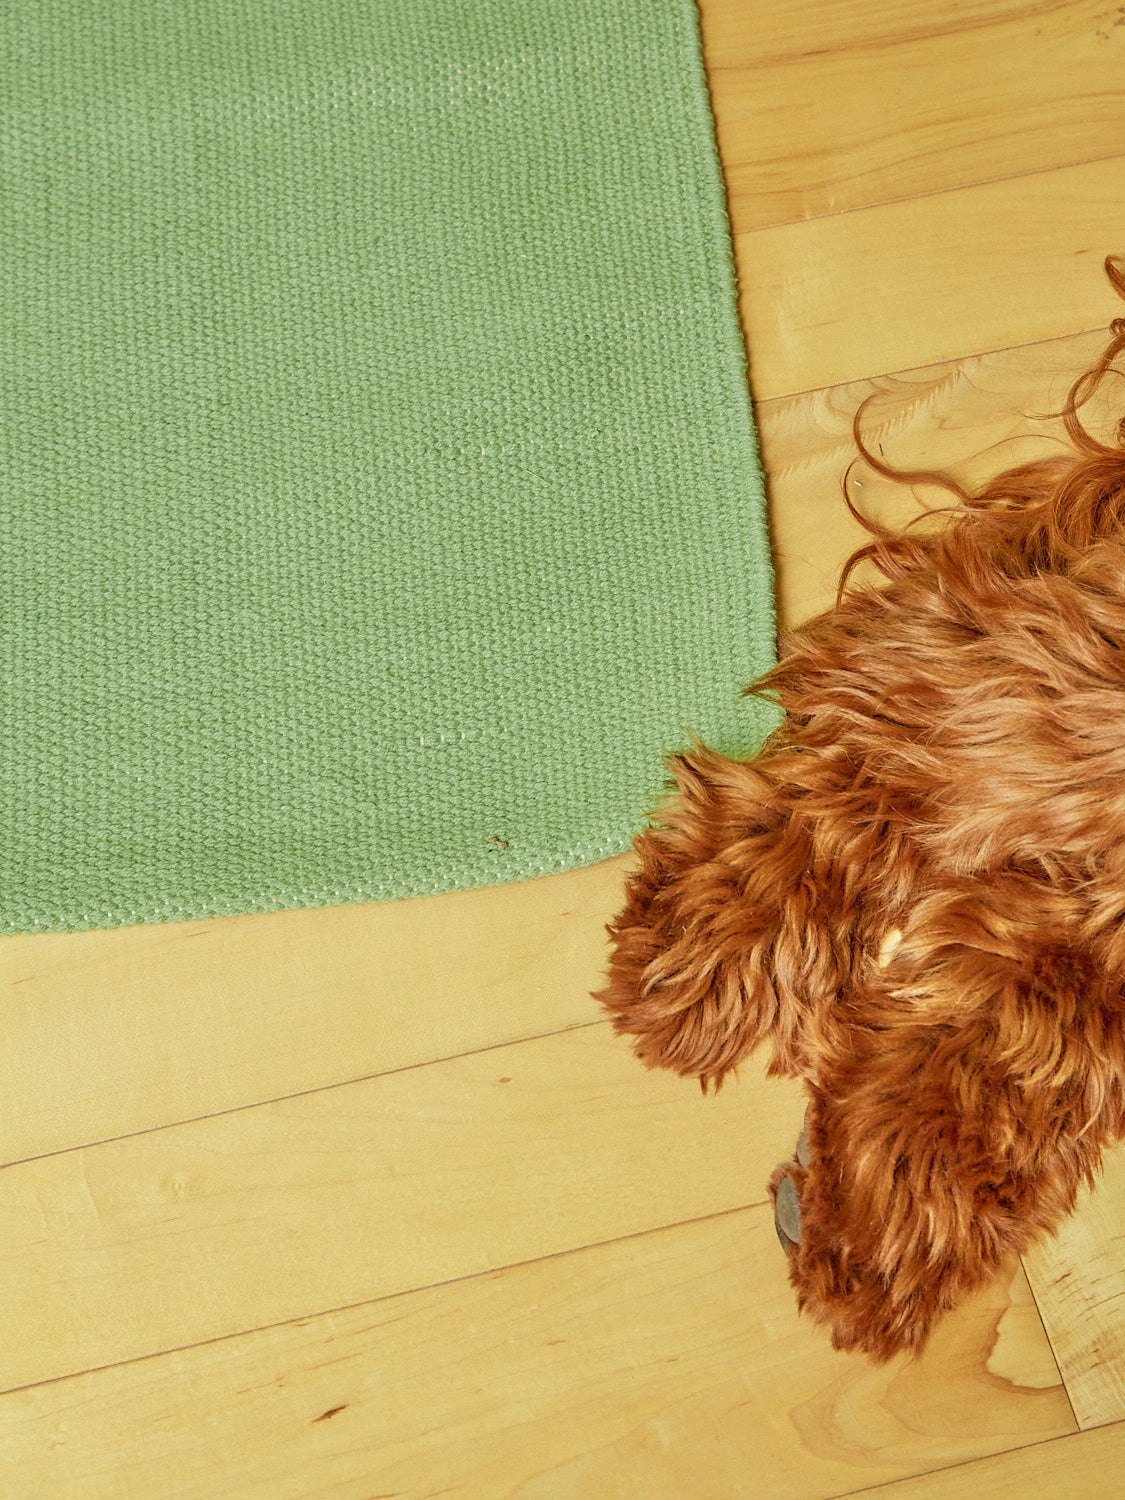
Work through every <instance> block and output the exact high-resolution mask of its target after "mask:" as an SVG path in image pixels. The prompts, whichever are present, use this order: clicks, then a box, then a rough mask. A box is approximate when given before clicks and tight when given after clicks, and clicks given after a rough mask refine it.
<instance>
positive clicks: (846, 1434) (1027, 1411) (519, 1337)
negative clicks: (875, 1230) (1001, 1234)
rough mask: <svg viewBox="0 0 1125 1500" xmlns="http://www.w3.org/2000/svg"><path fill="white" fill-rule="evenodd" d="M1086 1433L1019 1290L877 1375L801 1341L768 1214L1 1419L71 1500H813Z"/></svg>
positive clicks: (35, 1402)
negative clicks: (1076, 1431) (1077, 1428)
mask: <svg viewBox="0 0 1125 1500" xmlns="http://www.w3.org/2000/svg"><path fill="white" fill-rule="evenodd" d="M1073 1428H1074V1422H1073V1418H1072V1416H1071V1413H1070V1407H1069V1405H1068V1403H1067V1400H1066V1396H1065V1394H1064V1392H1063V1389H1062V1387H1061V1385H1060V1384H1059V1377H1058V1372H1057V1370H1056V1368H1055V1365H1054V1362H1053V1360H1052V1359H1051V1355H1050V1350H1049V1348H1048V1347H1047V1344H1046V1340H1045V1339H1044V1337H1043V1333H1042V1328H1041V1326H1040V1324H1039V1321H1038V1318H1037V1317H1036V1314H1035V1310H1034V1306H1033V1305H1032V1304H1031V1301H1030V1296H1029V1294H1028V1293H1027V1288H1026V1282H1025V1281H1024V1279H1023V1276H1022V1273H1021V1272H1020V1271H1019V1269H1018V1267H1017V1266H1014V1265H1013V1266H1011V1267H1009V1268H1008V1271H1007V1273H1006V1275H1005V1276H1004V1277H1003V1278H1002V1279H1001V1281H1000V1282H999V1283H998V1284H997V1285H996V1286H994V1287H992V1288H990V1289H989V1290H988V1291H986V1292H985V1293H984V1294H983V1295H982V1296H979V1297H977V1298H975V1299H974V1300H973V1301H972V1302H971V1303H970V1304H968V1305H966V1306H965V1307H964V1308H962V1309H960V1310H959V1311H958V1312H957V1313H956V1314H954V1315H953V1316H951V1317H950V1318H949V1319H948V1320H947V1322H946V1323H945V1324H944V1325H943V1327H942V1329H941V1331H940V1332H939V1334H938V1335H937V1337H936V1338H935V1340H934V1343H933V1345H932V1347H931V1349H930V1351H929V1352H928V1353H927V1355H926V1356H925V1357H924V1358H923V1359H921V1360H920V1361H916V1362H914V1361H910V1360H907V1359H903V1358H900V1359H898V1360H895V1361H893V1362H892V1363H891V1364H889V1365H886V1366H883V1367H881V1368H876V1367H874V1366H873V1365H871V1364H870V1363H869V1362H868V1361H867V1360H865V1359H863V1358H860V1357H855V1356H851V1357H848V1356H842V1355H836V1354H833V1352H832V1350H831V1349H830V1348H829V1347H828V1345H827V1343H826V1341H825V1340H824V1339H823V1338H822V1337H821V1336H820V1335H819V1334H818V1333H817V1332H816V1331H815V1330H814V1329H812V1328H810V1327H809V1326H808V1325H807V1324H806V1323H805V1322H804V1321H803V1320H800V1319H798V1317H797V1315H796V1311H795V1309H794V1306H793V1300H792V1296H791V1294H790V1291H789V1287H788V1284H787V1280H786V1275H785V1260H784V1256H783V1255H782V1254H781V1251H780V1249H779V1247H778V1244H777V1241H776V1239H775V1237H774V1231H773V1222H772V1216H771V1214H770V1212H769V1210H768V1208H766V1207H764V1206H760V1207H758V1208H753V1209H749V1210H747V1211H744V1212H741V1213H735V1214H730V1215H724V1216H722V1217H720V1218H716V1219H709V1220H707V1221H705V1222H702V1223H696V1224H688V1225H683V1226H681V1227H678V1228H672V1229H666V1230H662V1231H660V1232H657V1233H653V1234H647V1235H644V1236H642V1237H640V1238H639V1239H635V1240H622V1241H618V1242H617V1243H615V1244H611V1245H604V1246H599V1247H597V1248H595V1249H591V1250H586V1251H581V1252H579V1253H577V1254H574V1255H564V1256H555V1257H553V1258H551V1259H550V1260H545V1261H540V1262H538V1263H536V1264H531V1265H522V1266H516V1267H512V1268H511V1269H508V1270H504V1271H498V1272H495V1273H493V1274H491V1275H486V1276H479V1277H475V1278H473V1279H472V1280H469V1281H464V1282H460V1283H458V1284H456V1285H454V1286H448V1287H441V1288H427V1289H426V1290H423V1291H418V1292H414V1293H411V1294H409V1295H406V1296H403V1297H397V1298H391V1299H389V1300H387V1301H382V1302H376V1303H371V1304H368V1305H365V1306H363V1307H355V1308H351V1309H348V1310H347V1311H344V1312H339V1313H331V1314H327V1315H324V1316H321V1317H318V1318H312V1319H308V1320H303V1321H301V1322H299V1323H290V1324H286V1325H285V1326H283V1327H278V1328H271V1329H266V1330H264V1331H262V1332H260V1333H253V1334H249V1335H246V1336H244V1337H242V1338H238V1339H231V1340H224V1341H222V1342H218V1343H211V1344H207V1345H204V1346H202V1347H199V1348H194V1349H189V1350H185V1351H183V1352H180V1353H175V1354H168V1355H164V1356H162V1357H160V1358H157V1359H152V1360H143V1361H139V1362H136V1363H133V1364H127V1365H120V1366H118V1367H117V1368H116V1369H113V1370H106V1371H98V1372H96V1373H95V1374H91V1375H82V1376H78V1377H76V1378H74V1379H71V1380H63V1381H56V1382H52V1383H50V1384H47V1385H39V1386H35V1387H33V1388H31V1389H29V1390H23V1391H17V1392H12V1393H10V1394H8V1395H6V1396H0V1473H2V1472H3V1468H4V1466H5V1465H6V1466H7V1468H8V1472H9V1474H10V1475H12V1476H13V1477H14V1478H16V1480H17V1483H18V1486H21V1487H19V1488H17V1489H16V1490H14V1491H12V1493H18V1494H20V1495H41V1494H49V1495H59V1496H65V1497H66V1500H132V1497H137V1500H147V1497H149V1496H153V1497H164V1496H167V1495H175V1496H178V1497H182V1500H188V1497H190V1500H205V1497H206V1500H229V1497H230V1496H232V1495H236V1496H238V1497H239V1500H298V1497H305V1496H313V1495H316V1496H328V1495H330V1496H332V1497H333V1500H373V1497H376V1496H381V1497H389V1496H395V1497H398V1500H423V1497H427V1496H432V1495H438V1494H441V1495H447V1496H459V1497H463V1500H494V1497H495V1500H498V1497H501V1496H505V1497H510V1500H512V1497H517V1496H518V1497H520V1500H548V1497H551V1500H554V1497H558V1496H573V1497H575V1500H601V1497H603V1496H605V1497H609V1496H618V1497H636V1500H687V1497H693V1500H734V1497H737V1496H745V1497H747V1500H760V1497H763V1496H769V1497H770V1500H811V1497H827V1496H831V1495H839V1494H841V1493H844V1492H846V1491H848V1490H852V1489H854V1488H855V1487H856V1485H857V1484H864V1485H866V1484H869V1483H871V1482H873V1481H878V1480H885V1479H891V1478H894V1477H896V1476H898V1475H901V1474H904V1473H911V1472H914V1471H916V1470H917V1469H919V1468H920V1467H928V1466H932V1465H937V1464H950V1463H956V1462H958V1461H959V1460H962V1459H968V1458H973V1457H975V1456H977V1455H978V1454H981V1453H990V1452H995V1451H997V1450H998V1449H1005V1448H1010V1447H1012V1446H1013V1445H1016V1444H1022V1443H1028V1442H1036V1441H1039V1440H1041V1439H1043V1438H1047V1437H1051V1436H1054V1435H1056V1434H1058V1433H1065V1432H1070V1431H1073ZM91 1455H97V1460H96V1462H91Z"/></svg>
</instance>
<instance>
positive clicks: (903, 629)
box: [599, 261, 1125, 1359]
mask: <svg viewBox="0 0 1125 1500" xmlns="http://www.w3.org/2000/svg"><path fill="white" fill-rule="evenodd" d="M1106 271H1107V274H1108V275H1109V278H1110V281H1111V283H1112V284H1113V286H1114V288H1115V290H1116V291H1117V292H1118V294H1119V295H1121V296H1123V297H1125V270H1123V269H1122V268H1121V267H1120V266H1118V265H1115V264H1114V263H1113V262H1112V261H1107V262H1106ZM1112 334H1113V339H1112V342H1111V343H1110V345H1109V347H1108V348H1107V350H1106V352H1105V354H1104V356H1103V358H1102V359H1101V361H1100V362H1099V364H1098V365H1097V367H1096V368H1095V369H1093V370H1091V371H1089V372H1088V373H1087V374H1086V375H1084V376H1083V377H1082V378H1081V379H1080V380H1078V381H1076V382H1075V384H1074V386H1073V387H1072V388H1071V391H1070V395H1069V397H1068V400H1067V405H1066V409H1065V412H1064V417H1065V422H1066V428H1067V432H1068V434H1069V436H1070V439H1071V441H1072V443H1073V445H1074V450H1075V451H1074V453H1073V454H1069V455H1059V456H1056V457H1051V458H1047V459H1043V460H1040V461H1038V462H1035V463H1031V464H1026V465H1023V466H1020V467H1018V468H1014V469H1011V470H1009V471H1008V472H1007V473H1004V474H1002V475H1001V476H1000V477H999V478H997V479H995V480H993V481H992V482H991V483H990V484H988V485H987V486H986V487H985V488H984V489H983V491H982V492H981V493H979V494H977V495H968V494H966V493H964V492H963V491H960V490H959V489H957V487H956V486H954V485H953V484H952V482H950V481H941V482H944V483H946V484H947V486H948V487H949V488H951V489H957V493H958V497H959V499H960V501H961V504H960V505H959V506H957V507H956V508H955V509H954V510H953V518H952V520H951V521H950V523H949V525H948V526H947V527H946V528H945V529H944V530H942V531H940V532H937V533H933V534H926V535H922V534H916V533H914V532H913V531H912V530H911V529H910V528H908V529H907V531H906V532H905V533H904V534H902V535H900V536H894V535H891V534H890V533H888V532H885V531H883V530H882V529H881V528H878V527H876V526H874V525H871V524H870V523H865V524H868V525H869V529H870V530H871V531H872V533H873V534H874V535H875V540H874V541H873V542H872V543H870V544H868V546H866V547H865V548H862V549H861V550H860V551H859V552H858V553H856V554H855V556H854V557H853V558H852V559H851V562H850V563H849V564H848V568H847V569H846V570H845V574H844V581H843V583H842V584H841V591H840V595H839V598H838V601H837V604H836V606H835V607H834V608H833V609H831V610H829V611H827V612H826V613H825V614H823V615H821V616H820V617H819V618H818V619H816V620H813V621H812V622H811V623H810V624H808V625H805V626H804V627H803V628H801V629H799V630H797V631H795V632H793V633H792V634H791V635H790V636H789V637H788V639H787V640H786V641H784V642H783V645H782V653H781V654H782V659H781V663H780V665H779V666H778V667H776V668H775V669H774V670H773V671H771V672H769V673H768V674H767V675H766V676H765V677H763V678H762V679H761V680H760V681H759V682H758V683H756V684H755V685H754V687H753V688H752V689H750V691H752V692H754V693H757V694H764V695H768V696H769V697H771V698H773V699H774V700H776V702H777V703H778V704H779V705H780V707H781V709H782V710H783V711H784V721H783V723H782V724H781V726H780V728H778V729H777V730H776V731H775V733H774V734H773V735H772V736H771V737H770V738H769V739H768V740H767V741H766V743H765V745H764V746H763V747H762V749H761V751H760V752H759V754H758V755H757V756H756V757H755V758H754V759H753V760H751V761H749V762H745V763H744V762H740V761H734V760H730V759H727V758H725V757H723V756H721V755H717V754H714V753H712V752H711V751H709V750H707V749H704V748H702V747H699V746H697V747H695V748H693V749H692V750H691V751H690V752H688V753H686V754H683V755H680V756H677V757H675V758H674V759H673V760H672V761H671V762H670V765H671V769H672V771H673V774H674V777H675V781H676V785H677V792H676V795H675V796H674V797H673V799H672V800H671V801H670V802H669V804H668V805H667V806H666V807H665V808H663V809H662V810H661V812H660V813H659V814H658V817H657V821H656V822H655V823H654V825H653V826H651V827H649V828H648V829H647V830H646V831H645V832H644V833H643V834H641V835H640V836H639V837H638V839H637V852H638V854H639V855H640V861H641V864H640V869H639V870H638V871H637V873H636V874H635V875H633V876H632V878H631V879H630V881H629V884H628V888H627V904H626V906H625V909H624V911H623V912H622V913H621V915H620V916H619V917H618V918H617V919H616V921H615V922H614V923H613V925H612V926H611V927H610V929H609V931H610V935H611V938H612V942H613V953H612V960H611V969H610V975H609V983H608V987H607V988H606V989H605V990H604V991H603V992H602V993H601V995H600V996H599V998H600V999H601V1000H602V1001H603V1003H604V1004H605V1005H606V1006H607V1007H608V1009H609V1011H610V1012H611V1014H612V1016H613V1018H614V1022H615V1025H616V1027H617V1029H618V1031H620V1032H625V1033H629V1034H631V1035H632V1036H633V1037H634V1038H635V1047H636V1051H637V1053H638V1055H639V1056H640V1058H641V1059H642V1060H643V1061H644V1062H645V1063H647V1064H649V1065H650V1066H660V1067H666V1068H672V1069H674V1070H676V1071H677V1072H679V1073H683V1074H692V1075H695V1076H697V1077H698V1078H700V1079H701V1080H702V1083H703V1086H704V1088H705V1089H706V1088H707V1087H708V1085H711V1084H713V1085H715V1086H716V1087H717V1086H718V1085H719V1084H720V1083H721V1082H722V1079H723V1077H724V1075H725V1074H726V1073H728V1072H729V1071H730V1070H731V1069H732V1068H735V1067H736V1066H737V1064H738V1063H739V1061H740V1060H741V1059H742V1058H744V1057H745V1056H746V1054H747V1053H748V1052H749V1051H750V1050H751V1049H752V1048H753V1047H754V1046H756V1045H757V1044H758V1043H759V1042H762V1041H765V1040H766V1039H768V1040H769V1041H770V1042H771V1043H772V1047H773V1055H772V1060H771V1062H770V1071H771V1072H772V1073H786V1074H791V1075H797V1076H800V1077H801V1078H803V1079H804V1080H805V1081H806V1084H807V1088H808V1093H809V1096H810V1110H809V1117H808V1127H807V1148H806V1147H805V1145H804V1143H803V1146H802V1150H801V1152H800V1159H799V1160H795V1161H793V1162H790V1163H789V1164H787V1165H786V1166H784V1167H782V1168H779V1169H778V1171H777V1172H775V1174H774V1178H773V1180H772V1182H771V1189H772V1190H773V1191H774V1192H775V1193H776V1192H777V1190H778V1188H779V1186H780V1187H781V1190H782V1197H781V1200H780V1201H779V1202H778V1222H779V1226H780V1227H781V1229H782V1230H783V1231H784V1233H783V1243H785V1244H787V1245H788V1249H789V1255H790V1277H791V1280H792V1282H793V1285H794V1286H795V1288H796V1289H797V1293H798V1300H799V1303H800V1305H801V1307H802V1308H804V1309H806V1310H807V1311H808V1312H809V1313H810V1314H811V1315H812V1316H813V1317H814V1318H816V1319H818V1320H819V1321H821V1322H824V1323H828V1324H829V1325H830V1326H831V1329H832V1338H833V1343H834V1344H835V1345H836V1347H838V1348H844V1349H863V1350H866V1351H867V1352H868V1353H869V1354H871V1355H874V1356H875V1357H876V1358H878V1359H885V1358H887V1357H889V1356H890V1355H892V1354H894V1353H896V1352H897V1351H898V1350H901V1349H908V1348H914V1349H917V1348H920V1347H921V1346H922V1344H923V1342H924V1340H925V1338H926V1335H927V1333H928V1331H929V1330H930V1328H931V1326H932V1324H933V1322H934V1320H935V1318H936V1317H938V1316H939V1315H940V1314H941V1313H942V1312H943V1311H945V1310H946V1309H947V1308H949V1307H951V1306H952V1305H953V1303H954V1302H955V1301H957V1300H958V1299H959V1298H960V1297H961V1296H962V1295H963V1294H964V1293H966V1292H967V1291H969V1290H970V1289H971V1288H972V1287H974V1286H977V1285H978V1284H979V1283H981V1282H982V1281H983V1280H985V1279H986V1278H988V1277H989V1276H990V1275H991V1274H992V1273H993V1272H994V1270H995V1268H996V1266H997V1264H998V1262H999V1261H1000V1260H1001V1258H1002V1257H1004V1256H1005V1255H1008V1254H1010V1253H1012V1252H1019V1251H1021V1250H1023V1249H1024V1248H1025V1247H1026V1246H1027V1245H1028V1243H1029V1242H1030V1241H1031V1240H1032V1238H1033V1237H1034V1236H1036V1235H1037V1234H1039V1233H1040V1232H1042V1231H1044V1230H1049V1229H1051V1228H1052V1227H1053V1226H1055V1225H1057V1224H1058V1222H1059V1220H1060V1218H1061V1217H1062V1216H1063V1215H1065V1214H1066V1213H1068V1212H1069V1211H1070V1210H1071V1209H1072V1208H1073V1206H1074V1202H1075V1195H1076V1192H1077V1189H1078V1187H1079V1185H1080V1184H1081V1183H1082V1182H1091V1181H1092V1180H1093V1177H1094V1174H1095V1171H1096V1169H1097V1166H1098V1162H1099V1158H1100V1155H1101V1152H1102V1149H1103V1148H1104V1147H1105V1146H1106V1145H1107V1144H1108V1143H1110V1142H1112V1141H1115V1140H1116V1139H1118V1138H1119V1137H1120V1136H1121V1135H1122V1134H1123V1133H1125V422H1123V423H1122V424H1121V426H1120V427H1119V429H1118V443H1117V445H1116V446H1107V445H1105V444H1102V443H1100V442H1098V441H1096V440H1095V439H1094V438H1093V437H1092V436H1090V435H1089V433H1088V432H1087V431H1086V430H1085V429H1084V427H1083V426H1082V425H1081V423H1080V421H1079V419H1078V416H1077V409H1078V407H1080V406H1081V405H1082V404H1083V403H1084V402H1085V401H1087V400H1088V399H1089V397H1090V395H1091V394H1092V393H1093V391H1094V390H1095V388H1096V387H1097V386H1098V384H1099V382H1100V380H1101V379H1102V377H1103V375H1104V374H1105V373H1106V371H1107V370H1108V369H1109V368H1110V365H1111V362H1112V361H1113V360H1114V359H1115V358H1116V356H1117V355H1118V354H1119V353H1120V352H1121V350H1122V349H1123V348H1125V319H1119V320H1117V321H1116V322H1115V323H1114V324H1113V325H1112ZM856 423H857V425H856V434H857V442H858V441H859V431H858V423H859V418H858V416H857V419H856ZM860 449H861V451H864V450H863V448H862V443H860ZM864 456H865V457H866V458H867V459H868V461H869V462H870V463H871V464H872V466H873V467H874V468H876V469H877V470H879V471H880V472H882V473H890V472H891V471H889V470H887V469H886V468H885V467H884V466H882V465H880V464H878V463H877V462H875V461H874V460H873V459H871V458H870V455H868V454H866V453H865V455H864ZM908 477H910V478H917V477H919V476H916V475H911V476H908ZM863 558H869V559H870V560H871V561H872V562H873V563H874V564H875V566H876V567H877V568H878V569H879V570H880V573H881V574H882V576H883V581H882V582H881V583H880V585H879V587H877V588H876V587H873V586H872V587H857V586H854V585H851V586H849V582H848V580H849V578H850V576H851V570H852V568H853V567H854V566H855V564H856V563H857V562H858V561H860V560H861V559H863ZM805 1162H807V1165H804V1164H803V1163H805ZM785 1179H788V1180H789V1185H787V1186H786V1185H785V1182H784V1180H785Z"/></svg>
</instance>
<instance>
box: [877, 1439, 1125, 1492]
mask: <svg viewBox="0 0 1125 1500" xmlns="http://www.w3.org/2000/svg"><path fill="white" fill-rule="evenodd" d="M1123 1466H1125V1423H1117V1424H1115V1425H1114V1426H1112V1427H1099V1428H1096V1429H1094V1430H1093V1431H1092V1432H1082V1433H1078V1434H1076V1435H1073V1436H1071V1437H1061V1438H1055V1439H1053V1440H1051V1441H1049V1442H1045V1443H1037V1444H1034V1445H1032V1446H1030V1447H1026V1448H1014V1449H1012V1450H1010V1451H1009V1452H1008V1453H1000V1454H996V1455H995V1456H994V1457H992V1458H981V1459H977V1461H976V1462H975V1463H967V1464H961V1465H959V1466H958V1467H957V1468H955V1469H940V1470H938V1471H937V1473H932V1474H921V1475H919V1476H918V1477H917V1478H916V1479H904V1480H900V1481H899V1482H898V1483H891V1484H886V1485H880V1486H879V1487H878V1489H867V1490H855V1491H854V1492H853V1493H852V1495H851V1496H849V1500H950V1497H956V1500H1009V1497H1011V1500H1016V1497H1020V1496H1025V1497H1026V1496H1042V1497H1044V1500H1093V1497H1094V1496H1100V1495H1105V1496H1110V1495H1114V1494H1116V1493H1117V1488H1116V1486H1117V1484H1118V1476H1119V1475H1120V1474H1121V1471H1122V1467H1123Z"/></svg>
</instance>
